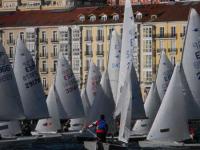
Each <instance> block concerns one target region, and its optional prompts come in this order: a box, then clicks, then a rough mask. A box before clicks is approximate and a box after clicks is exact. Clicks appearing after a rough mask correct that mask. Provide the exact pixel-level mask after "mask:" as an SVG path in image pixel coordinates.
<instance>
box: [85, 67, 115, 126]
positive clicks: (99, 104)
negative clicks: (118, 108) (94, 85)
mask: <svg viewBox="0 0 200 150" xmlns="http://www.w3.org/2000/svg"><path fill="white" fill-rule="evenodd" d="M114 109H115V102H114V99H113V95H112V91H111V86H110V81H109V76H108V72H107V71H105V72H104V74H103V76H102V79H101V84H100V87H99V88H98V89H97V95H96V97H95V99H94V102H93V104H92V106H91V110H90V113H89V116H88V117H87V125H89V124H91V123H92V122H94V121H96V120H98V119H99V116H100V115H101V114H104V115H105V119H106V121H107V122H108V124H110V123H111V121H112V120H113V117H112V116H113V113H114Z"/></svg>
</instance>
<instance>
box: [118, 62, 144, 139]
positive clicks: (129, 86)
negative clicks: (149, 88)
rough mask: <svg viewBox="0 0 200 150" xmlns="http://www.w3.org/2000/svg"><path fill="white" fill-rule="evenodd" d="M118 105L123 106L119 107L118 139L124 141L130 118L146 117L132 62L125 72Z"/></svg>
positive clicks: (129, 127)
mask: <svg viewBox="0 0 200 150" xmlns="http://www.w3.org/2000/svg"><path fill="white" fill-rule="evenodd" d="M118 105H120V106H121V107H122V108H123V109H121V120H120V130H119V140H121V141H123V142H125V141H126V140H128V139H127V138H129V133H130V130H131V120H137V119H144V118H146V115H145V111H144V105H143V100H142V95H141V91H140V86H139V82H138V80H137V75H136V72H135V69H134V66H133V64H132V65H131V68H130V69H129V71H128V72H127V76H126V80H125V84H124V86H123V88H122V94H121V96H120V98H119V102H118ZM118 110H119V109H118ZM127 134H128V135H127Z"/></svg>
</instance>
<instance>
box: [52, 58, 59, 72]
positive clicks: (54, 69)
mask: <svg viewBox="0 0 200 150" xmlns="http://www.w3.org/2000/svg"><path fill="white" fill-rule="evenodd" d="M57 64H58V61H57V60H54V61H53V71H54V72H56V68H57Z"/></svg>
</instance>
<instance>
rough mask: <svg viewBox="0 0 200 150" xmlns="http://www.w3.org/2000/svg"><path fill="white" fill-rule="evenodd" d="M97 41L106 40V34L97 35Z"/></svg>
mask: <svg viewBox="0 0 200 150" xmlns="http://www.w3.org/2000/svg"><path fill="white" fill-rule="evenodd" d="M96 41H99V42H100V41H102V42H103V41H104V36H97V37H96Z"/></svg>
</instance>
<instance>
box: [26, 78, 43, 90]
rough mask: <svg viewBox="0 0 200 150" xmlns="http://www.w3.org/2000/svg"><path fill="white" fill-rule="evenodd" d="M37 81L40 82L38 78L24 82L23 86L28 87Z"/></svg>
mask: <svg viewBox="0 0 200 150" xmlns="http://www.w3.org/2000/svg"><path fill="white" fill-rule="evenodd" d="M38 83H40V78H36V79H34V80H32V81H30V82H27V83H25V86H26V88H30V87H32V86H34V85H36V84H38Z"/></svg>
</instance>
